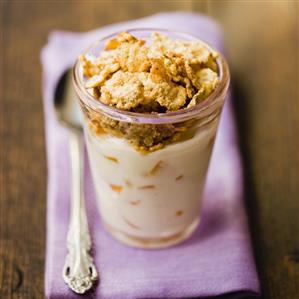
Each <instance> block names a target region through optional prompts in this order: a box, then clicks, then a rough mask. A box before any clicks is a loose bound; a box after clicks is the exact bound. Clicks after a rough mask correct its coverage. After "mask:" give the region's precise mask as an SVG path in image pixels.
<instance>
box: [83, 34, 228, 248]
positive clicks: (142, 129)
mask: <svg viewBox="0 0 299 299" xmlns="http://www.w3.org/2000/svg"><path fill="white" fill-rule="evenodd" d="M217 59H218V54H217V52H215V51H214V50H213V49H211V48H210V47H208V46H207V45H206V44H204V43H202V42H201V41H199V40H184V39H172V38H170V37H169V36H166V35H163V34H161V33H158V32H152V33H151V35H150V38H147V39H146V40H144V39H141V38H137V37H135V36H133V35H132V34H130V33H128V32H124V33H121V34H119V35H117V36H115V37H113V38H112V39H109V40H107V41H106V44H105V47H104V48H102V50H101V51H99V52H98V54H97V55H95V54H94V53H93V54H92V55H91V54H90V53H86V54H85V55H82V56H81V57H80V70H81V75H82V77H83V78H84V88H85V90H86V92H87V93H88V94H89V96H91V95H92V97H93V98H94V100H95V101H98V102H99V104H104V105H101V106H99V107H100V108H99V109H94V108H91V107H89V106H88V105H86V103H85V102H84V100H82V99H81V104H82V108H83V111H84V114H85V128H84V129H85V136H86V143H87V149H88V154H89V160H90V167H91V171H92V176H93V181H94V186H95V189H96V192H97V201H98V205H99V209H100V213H101V217H102V221H103V223H104V225H105V227H106V228H107V229H108V231H109V232H110V233H111V234H112V235H113V236H114V237H116V238H117V239H119V240H121V241H123V242H124V243H126V244H129V245H131V246H137V247H145V248H161V247H166V246H170V245H173V244H176V243H178V242H179V241H182V240H183V239H185V238H187V237H188V236H189V235H190V234H191V233H192V232H193V231H194V229H195V228H196V226H197V224H198V222H199V209H200V204H201V195H202V191H203V186H204V182H205V177H206V173H207V168H208V164H209V159H210V155H211V151H212V148H213V143H214V140H215V135H216V131H217V125H218V121H219V115H220V110H221V107H222V104H223V97H220V99H218V101H215V103H214V104H213V105H208V106H206V107H203V109H201V110H199V111H198V113H197V112H196V111H197V110H196V109H197V106H198V105H202V103H204V102H205V101H208V99H209V98H210V95H211V94H212V93H213V92H214V91H215V90H216V89H217V86H218V84H219V81H220V77H219V64H218V63H217ZM79 97H80V96H79ZM101 107H106V108H105V109H104V108H103V109H102V110H101ZM107 107H108V108H111V109H108V110H107ZM107 111H108V112H107ZM109 111H114V112H113V113H109ZM182 115H186V117H182ZM188 115H191V116H188Z"/></svg>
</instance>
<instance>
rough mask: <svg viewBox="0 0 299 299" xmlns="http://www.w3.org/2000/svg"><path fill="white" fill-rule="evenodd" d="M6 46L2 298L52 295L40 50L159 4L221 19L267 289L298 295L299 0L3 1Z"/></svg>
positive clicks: (289, 297)
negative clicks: (57, 38)
mask: <svg viewBox="0 0 299 299" xmlns="http://www.w3.org/2000/svg"><path fill="white" fill-rule="evenodd" d="M0 5H1V6H0V9H1V27H0V30H1V41H0V46H1V52H0V57H1V58H0V59H1V60H0V69H1V74H0V75H1V77H0V78H1V81H0V96H1V101H0V105H1V106H0V113H1V115H0V149H1V151H0V152H1V156H0V163H1V174H0V204H1V206H0V232H1V239H0V298H21V299H38V298H44V281H43V280H44V258H45V241H46V239H45V211H46V181H47V175H46V154H45V145H44V142H45V140H44V124H43V107H42V99H41V67H40V63H39V53H40V49H41V47H42V46H43V45H44V44H45V43H46V41H47V35H48V33H49V31H51V30H53V29H64V30H73V31H85V30H90V29H93V28H95V27H99V26H103V25H106V24H109V23H113V22H120V21H124V20H127V19H132V18H137V17H142V16H146V15H149V14H152V13H156V12H160V11H170V10H187V11H198V12H203V13H206V14H208V15H210V16H212V17H214V18H215V19H216V20H218V21H219V22H220V23H221V24H222V25H223V29H224V32H225V38H226V45H227V52H228V56H229V62H230V66H231V69H232V74H233V82H234V95H235V107H236V112H237V119H238V124H239V133H240V144H241V150H242V154H243V158H244V164H245V172H246V197H247V207H248V214H249V216H250V217H249V218H250V227H251V232H252V239H253V246H254V252H255V256H256V261H257V266H258V272H259V276H260V280H261V285H262V291H263V297H264V298H273V299H298V298H299V221H298V219H299V150H298V149H299V92H298V86H299V85H298V84H299V80H298V79H299V76H298V70H299V61H298V56H299V45H298V43H299V42H298V30H299V24H298V18H299V12H298V6H299V5H298V2H297V1H253V0H252V1H221V2H220V1H194V0H193V1H192V0H190V1H188V0H186V1H183V0H182V1H164V0H159V1H154V0H152V1H137V0H136V1H95V0H94V1H37V0H36V1H26V0H23V1H21V0H19V1H4V0H0Z"/></svg>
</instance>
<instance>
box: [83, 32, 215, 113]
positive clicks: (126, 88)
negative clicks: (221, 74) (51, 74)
mask: <svg viewBox="0 0 299 299" xmlns="http://www.w3.org/2000/svg"><path fill="white" fill-rule="evenodd" d="M151 39H152V42H151V44H150V45H149V46H148V45H146V43H145V41H144V40H141V39H138V38H136V37H134V36H133V35H131V34H130V33H128V32H123V33H121V34H119V35H118V36H117V37H115V38H113V39H110V40H109V41H108V42H107V43H106V45H105V50H104V51H102V52H101V53H100V54H99V57H97V58H90V57H86V56H82V57H81V62H82V67H83V73H84V75H85V76H86V77H87V78H88V80H87V82H86V85H85V87H86V88H88V89H94V90H93V94H94V95H95V96H96V98H97V99H98V100H99V101H101V102H103V103H105V104H107V105H109V106H113V107H116V108H118V109H123V110H128V111H136V109H137V110H138V111H145V112H147V113H149V112H157V111H156V108H157V107H160V108H161V109H160V110H161V111H162V110H163V108H165V110H163V112H167V111H177V110H179V109H184V108H187V107H191V106H194V105H196V104H197V103H198V102H200V101H202V100H204V99H205V98H206V97H207V96H209V94H211V93H212V92H213V91H214V89H215V88H216V86H217V84H218V81H219V78H218V74H217V63H216V58H217V53H216V52H215V51H213V50H211V49H210V48H208V47H206V46H205V45H203V44H202V43H200V42H198V41H196V40H192V41H185V40H173V39H171V38H169V37H167V36H165V35H162V34H160V33H158V32H153V33H152V36H151ZM157 105H158V106H157Z"/></svg>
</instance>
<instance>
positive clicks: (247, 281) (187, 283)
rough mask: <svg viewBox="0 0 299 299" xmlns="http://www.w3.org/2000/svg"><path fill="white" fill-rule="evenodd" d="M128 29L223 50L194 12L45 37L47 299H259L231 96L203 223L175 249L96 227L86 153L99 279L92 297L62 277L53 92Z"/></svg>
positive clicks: (64, 180) (64, 210)
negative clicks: (83, 55) (131, 241)
mask: <svg viewBox="0 0 299 299" xmlns="http://www.w3.org/2000/svg"><path fill="white" fill-rule="evenodd" d="M131 28H157V29H159V28H160V29H171V30H176V31H182V32H187V33H190V34H193V35H196V36H198V37H199V38H201V39H203V40H204V41H206V42H208V43H209V44H211V45H212V46H213V47H215V48H216V49H218V50H219V51H220V52H223V39H222V32H221V29H220V27H219V25H218V24H217V23H215V22H214V21H213V20H211V19H210V18H207V17H205V16H202V15H199V14H194V13H184V12H173V13H163V14H157V15H153V16H150V17H146V18H143V19H138V20H134V21H128V22H124V23H120V24H114V25H110V26H106V27H102V28H100V29H98V30H94V31H91V32H87V33H72V32H65V31H55V32H52V33H51V34H50V36H49V41H48V44H47V45H46V46H45V47H44V48H43V50H42V54H41V61H42V66H43V98H44V114H45V129H46V148H47V162H48V193H47V202H48V208H47V248H46V267H45V292H46V296H47V298H51V299H56V298H59V299H64V298H68V299H70V298H105V299H117V298H120V299H131V298H188V297H209V296H219V295H225V294H230V295H229V296H234V298H241V297H242V296H245V297H246V298H248V296H249V295H252V296H255V295H256V296H258V294H259V282H258V278H257V273H256V268H255V263H254V260H253V255H252V248H251V243H250V235H249V231H248V224H247V216H246V213H245V210H244V199H243V179H242V178H243V174H242V166H241V161H240V154H239V149H238V144H237V138H236V129H235V123H234V118H233V115H232V110H231V103H230V102H231V100H230V96H228V97H227V100H226V103H225V105H224V109H223V113H222V116H221V121H220V126H219V130H218V135H217V138H216V143H215V147H214V151H213V154H212V159H211V163H210V167H209V171H208V178H207V182H206V188H205V192H204V201H203V207H202V211H201V223H200V226H199V228H198V229H197V230H196V232H195V233H194V234H193V236H192V237H191V238H190V239H189V240H187V241H185V242H184V243H182V244H180V245H177V246H175V247H172V248H169V249H164V250H155V251H150V250H140V249H133V248H129V247H127V246H125V245H122V244H120V243H119V242H117V241H115V240H114V239H112V237H110V236H109V235H108V233H106V232H105V231H104V229H103V227H102V225H101V221H100V217H99V214H98V211H97V208H96V204H95V194H94V189H93V186H92V180H91V177H90V171H89V166H88V161H87V158H86V154H85V169H84V178H85V196H86V205H87V213H88V221H89V228H90V232H91V236H92V244H93V245H92V247H93V257H94V259H95V263H96V266H97V269H98V271H99V275H100V280H99V283H98V284H97V286H96V287H95V289H94V290H93V291H92V292H90V293H88V294H86V295H84V296H82V295H81V296H79V295H76V294H75V293H73V292H72V291H71V290H69V289H68V287H67V285H66V284H65V283H64V281H63V279H62V268H63V264H64V260H65V256H66V254H67V249H66V234H67V229H68V222H69V205H70V161H69V144H68V134H67V130H66V129H65V128H63V127H62V126H61V125H60V124H59V123H58V122H57V120H56V117H55V112H54V106H53V101H54V93H55V89H56V86H57V83H58V82H59V79H60V77H61V75H62V74H63V73H64V72H65V71H66V70H67V69H68V68H70V67H72V65H73V63H74V61H75V59H76V57H77V56H78V55H79V53H80V52H81V51H82V50H83V49H84V48H86V47H87V46H88V45H89V44H90V43H91V42H93V41H94V40H96V39H99V38H101V37H103V36H105V35H108V34H111V33H114V32H117V31H122V30H126V29H131ZM225 298H227V297H225Z"/></svg>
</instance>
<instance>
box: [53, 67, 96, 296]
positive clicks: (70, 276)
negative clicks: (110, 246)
mask: <svg viewBox="0 0 299 299" xmlns="http://www.w3.org/2000/svg"><path fill="white" fill-rule="evenodd" d="M54 105H55V111H56V115H57V119H58V120H59V122H60V123H61V124H63V125H64V126H65V127H66V128H67V129H68V131H69V138H70V157H71V173H72V175H71V211H70V223H69V229H68V234H67V248H68V255H67V256H66V260H65V264H64V267H63V272H62V276H63V279H64V281H65V282H66V283H67V284H68V286H69V287H70V288H71V289H72V290H73V291H74V292H76V293H78V294H84V293H86V292H87V291H88V290H89V289H91V288H92V286H93V284H94V282H95V281H96V280H97V278H98V273H97V270H96V267H95V265H94V262H93V259H92V257H91V255H90V250H91V239H90V234H89V230H88V223H87V216H86V210H85V199H84V192H83V191H84V190H83V175H82V173H83V142H82V119H81V111H80V107H79V104H78V102H77V101H76V95H75V93H74V89H73V88H72V84H71V80H70V72H66V73H65V74H64V75H63V76H62V77H61V79H60V81H59V84H58V85H57V89H56V92H55V96H54Z"/></svg>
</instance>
